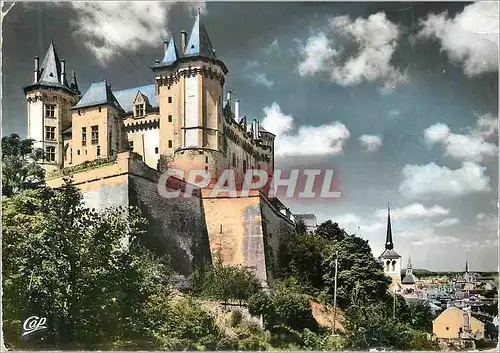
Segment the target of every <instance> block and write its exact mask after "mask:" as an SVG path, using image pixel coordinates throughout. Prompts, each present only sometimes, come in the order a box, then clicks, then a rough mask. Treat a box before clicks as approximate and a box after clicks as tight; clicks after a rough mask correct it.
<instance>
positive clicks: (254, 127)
mask: <svg viewBox="0 0 500 353" xmlns="http://www.w3.org/2000/svg"><path fill="white" fill-rule="evenodd" d="M252 134H253V139H254V140H258V139H259V123H258V122H257V119H253V123H252Z"/></svg>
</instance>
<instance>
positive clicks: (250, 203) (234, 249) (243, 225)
mask: <svg viewBox="0 0 500 353" xmlns="http://www.w3.org/2000/svg"><path fill="white" fill-rule="evenodd" d="M203 203H204V205H205V216H206V221H207V228H208V235H209V239H210V250H211V251H212V257H213V258H214V259H216V257H217V256H220V257H221V259H222V261H223V263H224V264H228V265H245V266H249V267H252V268H253V269H254V271H255V274H256V275H257V277H258V278H260V279H261V281H262V283H263V284H264V283H265V282H266V281H267V271H266V259H265V251H264V235H263V230H262V222H261V220H262V216H261V211H260V198H259V196H258V195H250V196H248V197H238V198H231V197H217V198H205V199H204V200H203Z"/></svg>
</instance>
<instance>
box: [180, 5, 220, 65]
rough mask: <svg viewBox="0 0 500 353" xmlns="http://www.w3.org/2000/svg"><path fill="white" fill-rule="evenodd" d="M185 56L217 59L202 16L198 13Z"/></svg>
mask: <svg viewBox="0 0 500 353" xmlns="http://www.w3.org/2000/svg"><path fill="white" fill-rule="evenodd" d="M183 54H184V56H203V57H206V58H214V59H215V58H216V56H215V50H214V48H213V47H212V43H211V42H210V38H209V37H208V34H207V31H206V29H205V26H204V25H203V21H202V20H201V15H200V13H199V12H198V16H197V17H196V21H195V22H194V26H193V29H192V30H191V34H190V35H189V40H188V43H187V45H186V49H185V51H184V53H183Z"/></svg>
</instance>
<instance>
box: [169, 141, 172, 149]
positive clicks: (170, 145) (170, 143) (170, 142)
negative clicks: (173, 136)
mask: <svg viewBox="0 0 500 353" xmlns="http://www.w3.org/2000/svg"><path fill="white" fill-rule="evenodd" d="M168 148H172V140H168Z"/></svg>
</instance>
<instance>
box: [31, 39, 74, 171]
mask: <svg viewBox="0 0 500 353" xmlns="http://www.w3.org/2000/svg"><path fill="white" fill-rule="evenodd" d="M24 93H25V96H26V102H27V108H28V131H27V137H28V138H29V139H33V140H34V141H35V147H37V148H41V149H43V151H44V153H45V157H44V160H43V161H39V163H40V164H41V165H42V167H43V168H44V169H45V171H46V172H51V171H54V170H57V169H59V168H61V167H62V166H63V164H64V159H65V151H66V149H65V146H64V142H63V132H64V131H66V130H67V129H68V128H70V127H71V115H70V112H69V109H70V108H71V107H72V106H73V105H75V104H76V102H78V99H79V98H80V92H79V90H78V85H77V83H76V75H75V73H74V70H73V71H72V75H71V78H70V81H69V82H68V80H67V78H66V63H65V61H64V59H59V55H58V53H57V51H56V48H55V45H54V42H53V41H52V42H51V43H50V46H49V48H48V50H47V53H46V54H45V57H44V59H43V61H42V65H41V66H40V59H39V57H38V56H37V57H35V66H34V78H33V83H32V84H31V85H28V86H26V87H24Z"/></svg>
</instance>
